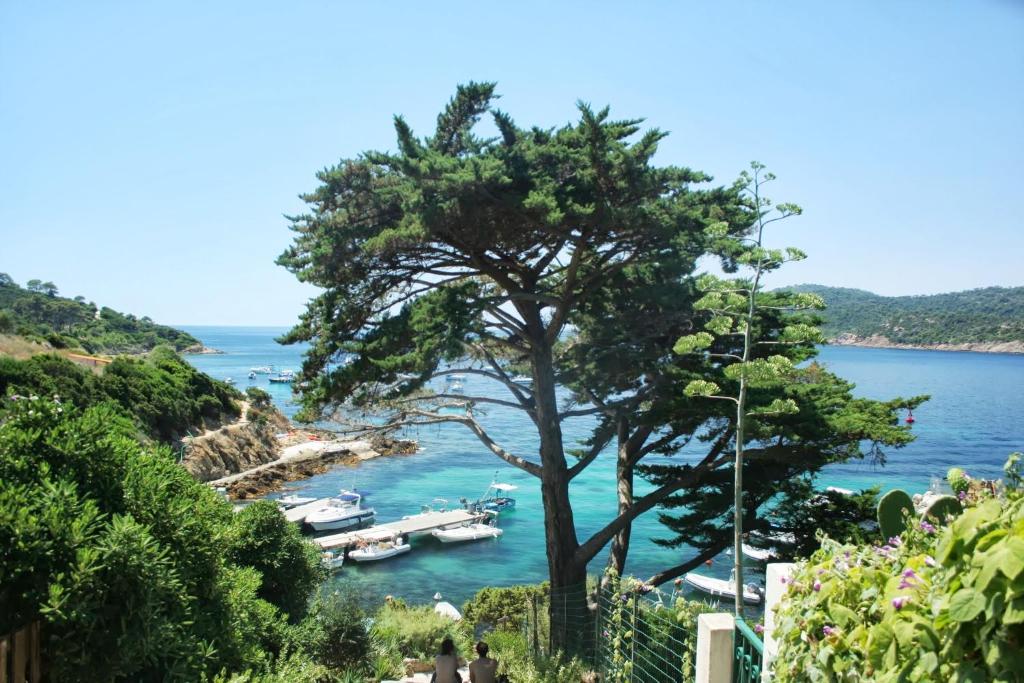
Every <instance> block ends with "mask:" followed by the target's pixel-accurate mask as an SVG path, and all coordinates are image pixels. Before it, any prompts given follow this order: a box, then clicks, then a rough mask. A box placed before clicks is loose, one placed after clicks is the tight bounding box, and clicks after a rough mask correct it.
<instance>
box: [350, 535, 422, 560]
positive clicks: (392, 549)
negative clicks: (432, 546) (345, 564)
mask: <svg viewBox="0 0 1024 683" xmlns="http://www.w3.org/2000/svg"><path fill="white" fill-rule="evenodd" d="M410 550H412V546H411V545H409V544H408V543H406V542H405V541H403V540H401V539H398V540H388V541H374V542H372V543H367V544H366V545H365V546H363V547H361V548H356V549H355V550H352V551H350V552H349V554H348V556H349V557H350V558H351V559H353V560H355V561H356V562H376V561H377V560H386V559H388V558H389V557H394V556H395V555H402V554H404V553H407V552H409V551H410Z"/></svg>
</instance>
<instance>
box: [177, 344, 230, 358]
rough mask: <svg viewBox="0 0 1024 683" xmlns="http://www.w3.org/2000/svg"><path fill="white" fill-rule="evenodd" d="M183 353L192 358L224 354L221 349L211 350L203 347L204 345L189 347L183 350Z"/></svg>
mask: <svg viewBox="0 0 1024 683" xmlns="http://www.w3.org/2000/svg"><path fill="white" fill-rule="evenodd" d="M181 353H183V354H188V355H190V356H201V355H207V356H209V355H220V354H223V353H224V352H223V351H221V350H220V349H211V348H210V347H209V346H203V345H202V344H193V345H192V346H187V347H185V348H184V349H182V350H181Z"/></svg>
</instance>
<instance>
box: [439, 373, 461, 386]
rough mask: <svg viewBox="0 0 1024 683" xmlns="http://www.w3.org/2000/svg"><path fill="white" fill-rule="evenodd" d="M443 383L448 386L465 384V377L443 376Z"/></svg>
mask: <svg viewBox="0 0 1024 683" xmlns="http://www.w3.org/2000/svg"><path fill="white" fill-rule="evenodd" d="M444 381H445V382H448V383H449V384H451V383H452V382H465V381H466V376H465V375H462V374H458V373H456V374H454V375H445V376H444Z"/></svg>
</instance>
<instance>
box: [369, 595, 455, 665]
mask: <svg viewBox="0 0 1024 683" xmlns="http://www.w3.org/2000/svg"><path fill="white" fill-rule="evenodd" d="M373 634H374V636H375V637H377V638H380V639H381V640H383V641H386V642H390V643H393V644H394V645H395V646H396V647H397V649H398V652H399V653H400V654H401V655H402V656H403V657H416V658H418V659H430V658H433V656H434V655H436V654H437V652H438V649H437V648H438V646H439V645H440V644H441V641H442V640H443V639H444V638H446V637H448V638H451V639H452V640H453V641H455V647H456V650H458V652H459V654H460V655H462V656H466V655H468V654H470V653H471V652H472V649H473V642H472V635H473V634H472V633H470V632H469V631H468V630H467V628H466V626H465V625H464V624H462V623H457V622H454V621H452V620H451V619H449V618H448V617H445V616H443V615H441V614H438V613H437V612H435V611H434V608H433V607H431V606H430V605H423V606H420V607H406V606H405V605H403V604H401V603H396V604H388V605H385V606H384V607H383V608H381V609H380V611H378V612H377V614H376V616H375V618H374V622H373Z"/></svg>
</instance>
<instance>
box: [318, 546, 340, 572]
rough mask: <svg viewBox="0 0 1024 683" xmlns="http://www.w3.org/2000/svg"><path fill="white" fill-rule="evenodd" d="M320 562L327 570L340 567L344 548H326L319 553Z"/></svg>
mask: <svg viewBox="0 0 1024 683" xmlns="http://www.w3.org/2000/svg"><path fill="white" fill-rule="evenodd" d="M320 563H321V564H322V565H323V566H324V567H326V568H327V569H328V570H329V571H334V570H335V569H341V567H342V565H344V564H345V551H344V550H337V551H332V550H326V551H324V552H322V553H320Z"/></svg>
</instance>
